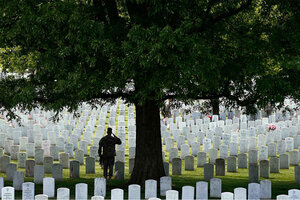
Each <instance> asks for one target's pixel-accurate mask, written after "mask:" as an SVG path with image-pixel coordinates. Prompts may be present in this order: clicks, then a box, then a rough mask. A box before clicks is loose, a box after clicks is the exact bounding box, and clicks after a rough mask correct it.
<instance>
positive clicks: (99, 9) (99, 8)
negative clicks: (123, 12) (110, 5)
mask: <svg viewBox="0 0 300 200" xmlns="http://www.w3.org/2000/svg"><path fill="white" fill-rule="evenodd" d="M93 2H94V8H95V19H96V20H100V21H103V22H105V23H107V20H106V17H105V11H104V7H103V5H102V0H94V1H93Z"/></svg>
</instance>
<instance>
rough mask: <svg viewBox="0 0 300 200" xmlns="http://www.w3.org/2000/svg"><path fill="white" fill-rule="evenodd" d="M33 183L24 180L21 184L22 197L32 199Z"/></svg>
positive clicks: (27, 199) (24, 199)
mask: <svg viewBox="0 0 300 200" xmlns="http://www.w3.org/2000/svg"><path fill="white" fill-rule="evenodd" d="M34 191H35V189H34V183H31V182H25V183H23V184H22V199H23V200H34Z"/></svg>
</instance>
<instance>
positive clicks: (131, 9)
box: [126, 0, 151, 24]
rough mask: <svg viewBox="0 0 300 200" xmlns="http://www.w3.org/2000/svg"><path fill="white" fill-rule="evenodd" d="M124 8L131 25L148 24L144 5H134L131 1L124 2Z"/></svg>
mask: <svg viewBox="0 0 300 200" xmlns="http://www.w3.org/2000/svg"><path fill="white" fill-rule="evenodd" d="M126 8H127V10H128V14H129V17H130V20H131V21H132V22H133V23H137V24H145V23H147V24H149V23H151V22H149V20H148V21H147V16H148V10H147V6H146V4H145V3H139V4H138V3H136V2H133V1H131V0H126Z"/></svg>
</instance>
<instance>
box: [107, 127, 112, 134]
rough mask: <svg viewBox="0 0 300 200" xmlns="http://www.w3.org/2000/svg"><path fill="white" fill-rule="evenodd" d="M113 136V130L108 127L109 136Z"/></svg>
mask: <svg viewBox="0 0 300 200" xmlns="http://www.w3.org/2000/svg"><path fill="white" fill-rule="evenodd" d="M111 134H112V128H110V127H108V128H107V135H111Z"/></svg>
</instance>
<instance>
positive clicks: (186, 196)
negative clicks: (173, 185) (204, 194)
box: [181, 186, 195, 200]
mask: <svg viewBox="0 0 300 200" xmlns="http://www.w3.org/2000/svg"><path fill="white" fill-rule="evenodd" d="M181 199H182V200H191V199H195V188H194V187H193V186H183V187H182V198H181Z"/></svg>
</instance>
